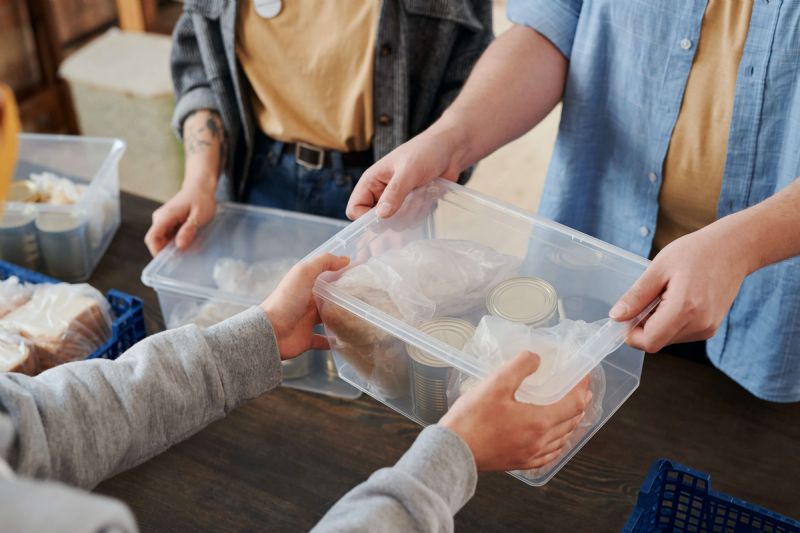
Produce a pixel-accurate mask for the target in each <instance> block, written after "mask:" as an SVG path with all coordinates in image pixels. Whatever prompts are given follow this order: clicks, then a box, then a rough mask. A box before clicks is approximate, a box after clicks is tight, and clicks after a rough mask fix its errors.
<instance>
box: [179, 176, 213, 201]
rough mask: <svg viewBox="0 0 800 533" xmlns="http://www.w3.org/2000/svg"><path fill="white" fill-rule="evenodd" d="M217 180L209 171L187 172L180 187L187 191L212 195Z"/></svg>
mask: <svg viewBox="0 0 800 533" xmlns="http://www.w3.org/2000/svg"><path fill="white" fill-rule="evenodd" d="M217 181H218V178H217V176H215V175H214V174H213V173H211V172H200V173H191V174H189V173H187V174H186V176H185V177H184V178H183V185H181V189H182V190H184V191H187V192H193V193H202V194H206V195H211V196H214V194H215V193H216V191H217Z"/></svg>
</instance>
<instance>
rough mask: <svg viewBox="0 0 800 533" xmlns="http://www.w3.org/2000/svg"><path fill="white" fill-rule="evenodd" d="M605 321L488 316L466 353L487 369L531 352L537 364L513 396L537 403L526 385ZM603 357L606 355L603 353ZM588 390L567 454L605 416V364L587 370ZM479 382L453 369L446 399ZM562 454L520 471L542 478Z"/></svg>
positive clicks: (550, 372) (550, 371)
mask: <svg viewBox="0 0 800 533" xmlns="http://www.w3.org/2000/svg"><path fill="white" fill-rule="evenodd" d="M606 322H607V319H604V320H598V321H596V322H584V321H582V320H569V319H564V320H562V321H561V322H559V323H558V324H557V325H556V326H552V327H548V328H535V327H531V326H527V325H525V324H519V323H516V322H510V321H508V320H505V319H502V318H499V317H495V316H484V317H483V319H481V321H480V323H479V324H478V327H477V328H476V330H475V334H474V335H473V337H472V339H470V340H469V341H467V343H466V344H465V345H464V349H463V351H464V352H465V353H466V354H468V355H471V356H472V357H474V358H475V359H477V360H478V361H479V362H480V364H481V366H483V367H484V368H486V369H487V371H492V370H496V369H497V368H499V367H500V366H501V365H502V364H503V363H505V362H506V361H510V360H511V359H513V358H514V357H515V356H516V355H517V354H518V353H519V352H521V351H525V350H527V351H531V352H534V353H536V354H537V355H538V356H539V368H538V369H537V370H536V372H534V373H533V374H531V375H530V376H528V377H527V378H525V380H524V381H523V383H522V385H521V386H520V389H518V390H517V393H516V394H515V397H516V399H517V401H520V402H526V403H534V402H532V401H530V400H528V399H527V398H526V395H525V392H524V390H523V389H524V388H525V387H536V386H540V385H542V384H543V383H545V382H546V381H547V380H548V379H550V378H551V377H553V376H554V375H555V374H556V373H557V372H558V371H559V369H560V368H561V367H562V366H563V365H564V364H565V363H566V361H568V360H569V359H570V358H571V357H573V356H575V354H576V353H577V352H578V349H579V348H580V347H581V346H582V345H583V344H584V343H585V342H586V340H587V339H589V338H590V337H592V336H593V335H595V334H596V333H597V332H598V331H599V330H600V328H602V327H603V325H604V324H605V323H606ZM604 355H605V354H604ZM589 376H590V377H589V388H590V390H591V391H592V401H591V404H590V405H589V406H588V407H587V409H586V412H585V415H584V417H583V419H582V420H581V422H580V424H579V425H578V428H577V429H576V430H575V431H574V432H573V433H572V435H570V437H569V439H568V441H567V444H566V445H565V446H564V448H563V450H564V452H563V453H566V452H568V451H569V450H571V449H572V448H573V447H574V446H575V445H576V444H577V443H578V442H580V440H581V439H582V438H583V437H584V436H585V435H586V433H587V432H589V430H591V428H593V427H594V426H595V425H596V424H597V423H598V422H599V421H600V420H601V419H602V417H603V398H604V396H605V391H606V378H605V371H604V370H603V366H602V364H600V365H597V366H596V367H595V368H594V369H593V370H592V371H591V372H590V373H589ZM478 382H479V381H478V380H477V379H476V378H473V377H470V376H467V375H465V374H461V373H454V374H453V377H452V378H451V381H450V383H449V385H448V391H447V395H448V401H449V403H450V405H452V404H453V402H455V401H456V400H457V399H458V398H459V397H460V396H461V395H462V394H464V393H466V392H467V391H468V390H469V389H470V388H471V387H473V386H475V385H476V384H477V383H478ZM560 458H561V456H559V457H557V458H556V459H554V460H553V461H552V462H551V463H549V464H548V465H544V466H542V467H540V468H537V469H534V470H528V471H525V472H522V474H523V475H525V476H528V477H533V478H536V477H541V476H542V475H543V474H544V473H546V472H547V471H548V470H549V469H550V468H552V466H553V465H554V464H555V463H557V462H558V461H559V460H560Z"/></svg>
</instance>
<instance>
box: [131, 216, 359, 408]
mask: <svg viewBox="0 0 800 533" xmlns="http://www.w3.org/2000/svg"><path fill="white" fill-rule="evenodd" d="M345 226H346V222H344V221H339V220H334V219H328V218H322V217H316V216H311V215H305V214H300V213H292V212H288V211H281V210H277V209H268V208H261V207H251V206H243V205H238V204H232V203H230V204H221V205H220V206H219V208H218V210H217V215H216V216H215V217H214V219H213V220H212V221H211V222H210V223H209V224H208V225H207V226H206V227H204V228H202V229H201V230H200V231H199V232H198V234H197V237H196V238H195V240H194V242H193V243H192V246H191V247H190V248H189V249H188V250H185V251H180V250H178V249H177V248H176V247H175V246H174V244H171V245H169V246H168V247H167V248H166V249H164V250H163V251H162V252H161V253H160V254H158V256H156V258H155V259H153V260H152V261H151V262H150V264H149V265H147V267H146V268H145V269H144V272H142V282H143V283H144V284H145V285H147V286H149V287H153V288H154V289H155V290H156V293H158V300H159V303H160V304H161V311H162V313H163V315H164V321H165V322H166V325H167V327H168V328H176V327H180V326H183V325H185V324H188V323H195V324H198V325H201V326H209V325H211V324H214V323H217V322H219V321H222V320H224V319H226V318H229V317H231V316H233V315H235V314H237V313H239V312H241V311H244V310H245V309H247V308H248V307H250V306H253V305H258V304H260V303H261V302H262V301H263V300H264V298H265V297H266V296H268V295H269V293H270V292H271V291H272V289H273V288H274V287H275V285H277V283H278V282H279V281H280V280H281V278H282V277H283V275H284V274H285V273H286V272H287V271H288V269H289V268H291V266H293V265H294V264H295V263H296V262H298V261H299V260H301V259H302V258H303V256H305V255H306V254H307V253H308V252H309V251H310V250H312V249H314V247H316V246H319V245H320V244H322V243H323V242H325V241H326V240H327V239H329V238H330V237H331V236H332V235H334V234H336V233H337V232H338V231H340V230H341V229H342V228H343V227H345ZM248 269H250V270H249V271H248ZM283 385H284V386H287V387H291V388H295V389H300V390H305V391H310V392H316V393H320V394H326V395H329V396H334V397H338V398H347V399H354V398H358V397H359V396H360V395H361V393H360V391H358V390H357V389H354V388H353V387H351V386H350V385H348V384H347V383H345V382H343V381H342V380H341V379H339V377H338V375H337V373H336V366H335V364H334V362H333V358H332V356H331V354H330V352H329V351H316V350H312V351H309V352H307V353H306V354H303V355H301V356H300V357H297V358H295V359H292V360H291V361H289V362H286V363H284V380H283Z"/></svg>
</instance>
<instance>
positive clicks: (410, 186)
mask: <svg viewBox="0 0 800 533" xmlns="http://www.w3.org/2000/svg"><path fill="white" fill-rule="evenodd" d="M463 153H464V149H463V141H462V137H461V135H460V134H459V133H458V132H457V130H454V129H448V128H446V127H444V126H434V127H431V128H430V129H428V130H426V131H424V132H423V133H421V134H419V135H417V136H416V137H414V138H413V139H411V140H410V141H408V142H406V143H404V144H402V145H400V146H398V147H397V148H395V149H394V150H392V152H390V153H389V154H388V155H386V156H385V157H383V158H382V159H381V160H379V161H378V162H376V163H375V164H374V165H372V166H371V167H369V168H368V169H367V170H366V172H364V174H363V175H362V176H361V178H360V179H359V180H358V183H357V184H356V186H355V188H354V189H353V193H352V194H351V195H350V200H349V201H348V202H347V217H348V218H349V219H350V220H355V219H357V218H359V217H360V216H362V215H363V214H364V213H366V212H367V211H369V210H370V209H372V207H374V206H375V205H376V204H377V214H378V216H379V217H381V218H388V217H390V216H392V215H393V214H394V213H395V212H396V211H397V210H398V209H399V208H400V206H401V205H403V201H404V200H405V199H406V196H408V194H409V193H410V192H411V191H412V190H414V189H416V188H417V187H420V186H422V185H425V184H427V183H430V182H431V181H433V180H434V179H436V178H440V177H441V178H446V179H449V180H451V181H456V180H457V179H458V175H459V173H460V172H461V170H462V165H461V158H462V155H463Z"/></svg>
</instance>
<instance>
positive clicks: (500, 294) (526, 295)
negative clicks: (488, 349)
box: [486, 277, 558, 327]
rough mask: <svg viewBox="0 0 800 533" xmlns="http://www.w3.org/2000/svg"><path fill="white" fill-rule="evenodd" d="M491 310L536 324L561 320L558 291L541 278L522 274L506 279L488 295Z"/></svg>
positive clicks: (487, 303) (493, 312)
mask: <svg viewBox="0 0 800 533" xmlns="http://www.w3.org/2000/svg"><path fill="white" fill-rule="evenodd" d="M486 309H487V310H488V311H489V314H491V315H494V316H496V317H500V318H504V319H506V320H510V321H512V322H519V323H522V324H527V325H529V326H534V327H547V326H553V325H555V324H557V323H558V293H557V292H556V289H555V287H553V286H552V285H551V284H550V283H548V282H546V281H545V280H543V279H540V278H530V277H520V278H511V279H507V280H505V281H503V282H502V283H500V284H498V285H497V286H496V287H495V288H493V289H492V290H491V291H490V292H489V294H488V295H487V296H486Z"/></svg>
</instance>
